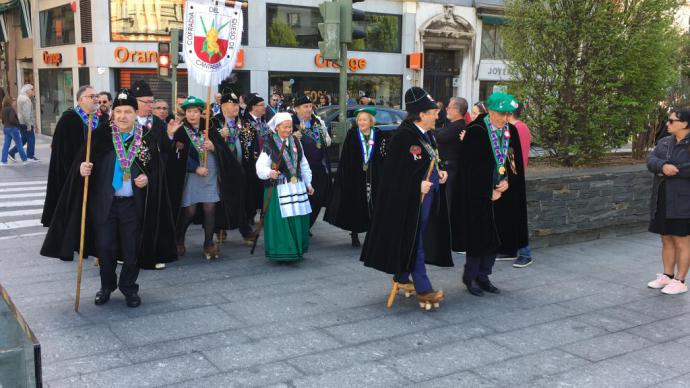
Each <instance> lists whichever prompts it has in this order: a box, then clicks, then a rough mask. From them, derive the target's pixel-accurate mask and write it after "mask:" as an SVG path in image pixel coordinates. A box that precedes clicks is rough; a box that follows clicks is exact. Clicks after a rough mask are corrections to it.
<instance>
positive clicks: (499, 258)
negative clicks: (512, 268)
mask: <svg viewBox="0 0 690 388" xmlns="http://www.w3.org/2000/svg"><path fill="white" fill-rule="evenodd" d="M515 259H517V256H515V255H508V254H505V253H499V254H497V255H496V261H509V260H515Z"/></svg>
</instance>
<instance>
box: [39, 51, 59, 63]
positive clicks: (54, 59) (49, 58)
mask: <svg viewBox="0 0 690 388" xmlns="http://www.w3.org/2000/svg"><path fill="white" fill-rule="evenodd" d="M43 62H45V63H46V65H55V66H60V64H61V63H62V54H60V53H49V52H47V51H44V52H43Z"/></svg>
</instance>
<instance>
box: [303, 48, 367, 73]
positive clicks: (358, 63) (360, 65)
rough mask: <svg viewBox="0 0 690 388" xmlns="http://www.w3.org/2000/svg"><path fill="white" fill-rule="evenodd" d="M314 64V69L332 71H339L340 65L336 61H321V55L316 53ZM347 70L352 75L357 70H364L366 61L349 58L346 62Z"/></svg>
mask: <svg viewBox="0 0 690 388" xmlns="http://www.w3.org/2000/svg"><path fill="white" fill-rule="evenodd" d="M314 64H316V67H318V68H319V69H323V68H326V67H330V68H332V69H340V65H339V64H338V62H337V61H331V60H329V59H323V57H321V53H316V56H315V57H314ZM347 68H348V69H350V71H351V72H353V73H354V72H356V71H358V70H364V69H366V68H367V60H366V59H364V58H349V59H348V60H347Z"/></svg>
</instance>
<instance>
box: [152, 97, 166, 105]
mask: <svg viewBox="0 0 690 388" xmlns="http://www.w3.org/2000/svg"><path fill="white" fill-rule="evenodd" d="M159 102H164V103H165V105H168V102H167V101H165V100H164V99H162V98H156V99H155V100H153V103H154V104H158V103H159Z"/></svg>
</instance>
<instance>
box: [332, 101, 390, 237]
mask: <svg viewBox="0 0 690 388" xmlns="http://www.w3.org/2000/svg"><path fill="white" fill-rule="evenodd" d="M355 113H356V115H359V114H366V115H371V117H372V118H373V117H374V116H376V109H375V108H373V107H371V108H369V107H367V108H363V109H359V110H357V111H356V112H355ZM388 140H389V139H388V136H387V134H386V133H385V132H383V131H381V130H379V129H378V128H376V127H372V128H371V129H370V131H369V133H368V134H366V135H365V134H364V133H363V132H362V130H361V129H360V128H358V127H357V126H356V124H355V126H353V128H351V129H350V130H349V131H348V133H347V135H346V137H345V141H344V142H343V150H342V153H341V154H340V162H339V164H338V172H337V173H336V176H335V183H334V185H333V193H332V195H331V200H330V203H329V204H328V207H327V208H326V214H324V217H323V219H324V221H326V222H328V223H329V224H331V225H334V226H337V227H339V228H341V229H344V230H348V231H350V232H351V237H352V246H353V247H357V246H359V245H360V244H359V238H358V236H357V233H365V232H367V231H368V230H369V224H370V220H371V216H372V213H373V211H374V204H375V200H376V194H377V192H378V188H379V184H380V180H381V178H382V172H383V160H384V157H385V155H386V144H387V141H388Z"/></svg>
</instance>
